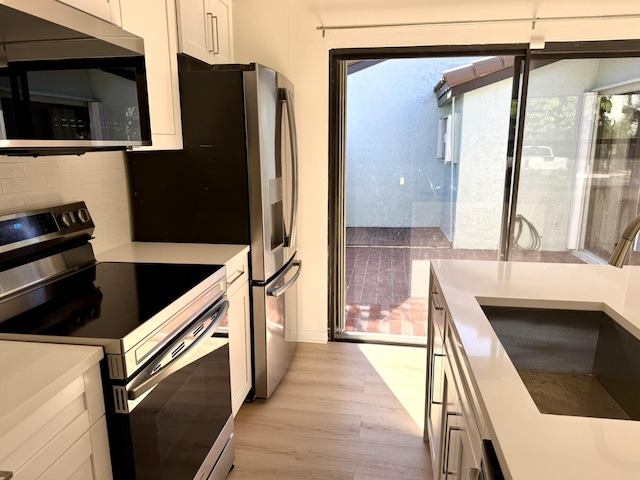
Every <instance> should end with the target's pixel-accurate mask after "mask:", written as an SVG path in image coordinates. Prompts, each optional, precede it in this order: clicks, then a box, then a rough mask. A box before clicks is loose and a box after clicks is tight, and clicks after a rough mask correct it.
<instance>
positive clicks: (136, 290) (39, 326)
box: [0, 262, 223, 339]
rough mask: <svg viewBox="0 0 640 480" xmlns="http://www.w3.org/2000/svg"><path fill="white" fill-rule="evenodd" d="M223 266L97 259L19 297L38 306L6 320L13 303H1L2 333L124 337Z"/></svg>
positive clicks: (0, 325)
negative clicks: (96, 261) (69, 274)
mask: <svg viewBox="0 0 640 480" xmlns="http://www.w3.org/2000/svg"><path fill="white" fill-rule="evenodd" d="M221 268H223V267H222V266H218V265H182V264H155V263H111V262H102V263H97V264H95V265H93V266H91V267H89V268H86V269H83V270H81V271H79V272H77V273H75V274H73V275H71V276H69V277H66V278H64V279H62V280H59V281H57V282H54V283H53V284H50V285H48V286H45V287H41V288H39V289H37V290H34V291H32V292H30V293H28V294H27V296H28V298H27V299H25V298H19V299H16V300H15V301H16V302H18V301H20V302H22V303H25V300H27V301H28V303H29V304H30V305H35V307H34V308H31V309H29V310H27V311H26V312H24V313H20V314H18V315H15V316H11V318H6V319H5V318H4V317H5V316H6V314H5V312H8V311H10V309H11V305H4V306H3V305H0V320H2V321H1V322H0V334H1V333H19V334H37V335H50V336H62V337H83V338H96V339H119V338H124V337H125V335H127V334H128V333H130V332H132V331H133V330H135V329H136V328H137V327H138V326H139V325H141V324H142V323H144V322H145V321H147V320H149V319H150V318H151V317H153V316H154V315H155V314H156V313H158V312H159V311H161V310H162V309H163V308H165V307H166V306H168V305H169V304H171V303H172V302H174V301H175V300H176V299H178V298H179V297H180V296H182V295H183V294H184V293H186V292H188V291H189V290H191V289H192V288H193V287H195V286H196V285H197V284H198V283H200V282H202V281H203V280H205V279H206V278H207V277H209V276H210V275H212V274H213V273H214V272H216V271H217V270H219V269H221ZM3 310H4V311H3Z"/></svg>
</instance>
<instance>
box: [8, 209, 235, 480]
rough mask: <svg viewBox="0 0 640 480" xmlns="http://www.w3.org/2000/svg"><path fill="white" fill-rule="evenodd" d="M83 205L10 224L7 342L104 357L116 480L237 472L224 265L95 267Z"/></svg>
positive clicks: (17, 216)
mask: <svg viewBox="0 0 640 480" xmlns="http://www.w3.org/2000/svg"><path fill="white" fill-rule="evenodd" d="M93 229H94V225H93V222H92V220H91V215H90V214H89V211H88V210H87V208H86V206H85V205H84V203H82V202H80V203H74V204H67V205H61V206H55V207H51V208H44V209H37V210H32V211H28V212H18V213H12V214H5V215H2V216H0V292H1V293H0V338H2V339H9V340H23V341H44V342H54V343H71V344H82V345H97V346H102V347H103V349H104V351H105V356H106V358H105V360H104V361H103V364H102V375H103V387H104V393H105V404H106V407H107V426H108V431H109V437H110V450H111V457H112V466H113V471H114V478H116V479H125V478H126V479H135V480H140V479H154V480H158V479H162V480H169V479H171V480H177V479H182V480H193V479H198V480H199V479H224V478H226V476H227V474H228V472H229V470H230V468H231V467H232V465H233V461H234V447H233V418H232V413H231V388H230V380H229V351H228V339H227V338H226V337H217V336H216V335H215V332H216V329H217V328H218V326H219V325H220V323H222V322H223V321H224V320H225V317H226V312H227V308H228V302H227V300H226V297H225V292H226V277H225V269H224V267H223V266H217V265H184V264H178V265H176V264H136V263H110V262H99V263H98V262H96V261H95V258H94V255H93V250H92V248H91V244H90V243H89V240H90V238H91V234H92V232H93Z"/></svg>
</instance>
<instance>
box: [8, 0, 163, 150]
mask: <svg viewBox="0 0 640 480" xmlns="http://www.w3.org/2000/svg"><path fill="white" fill-rule="evenodd" d="M43 17H46V18H43ZM148 103H149V101H148V95H147V82H146V69H145V58H144V43H143V40H142V38H140V37H138V36H136V35H134V34H131V33H129V32H126V31H124V30H123V29H121V28H120V27H118V26H117V25H114V24H112V23H109V22H107V21H104V20H101V19H99V18H97V17H94V16H92V15H89V14H87V13H84V12H82V11H80V10H78V9H75V8H72V7H70V6H68V5H66V4H64V3H62V2H58V1H54V0H30V1H29V2H24V1H23V0H2V4H0V155H2V154H9V155H11V154H13V155H45V154H62V153H78V154H79V153H83V152H86V151H92V150H124V149H127V148H130V147H134V146H143V145H150V144H151V128H150V124H149V105H148Z"/></svg>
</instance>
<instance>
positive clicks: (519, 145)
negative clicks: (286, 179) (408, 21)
mask: <svg viewBox="0 0 640 480" xmlns="http://www.w3.org/2000/svg"><path fill="white" fill-rule="evenodd" d="M331 67H332V68H331V72H332V78H331V82H332V90H331V99H332V108H331V126H330V132H331V161H330V189H331V191H330V195H329V198H330V203H331V204H330V219H329V231H330V247H331V248H330V252H331V258H330V272H331V273H330V282H331V283H330V309H331V311H330V317H331V318H332V323H331V330H332V332H333V338H347V339H358V340H362V339H364V340H377V341H394V340H395V341H399V342H405V343H406V342H409V343H421V342H423V341H424V337H423V335H424V333H423V332H424V328H423V326H422V324H423V323H424V322H425V321H426V311H427V308H426V298H427V297H428V285H427V284H426V281H427V278H428V268H429V261H430V260H431V259H434V258H447V259H465V260H506V261H533V262H564V263H566V262H572V263H602V262H605V261H606V260H607V259H608V256H609V255H610V254H611V251H612V250H613V247H614V245H615V242H616V241H617V239H618V237H619V235H620V233H621V230H622V229H623V228H624V226H625V225H626V224H627V223H628V221H629V220H630V219H631V218H633V217H634V216H635V215H636V214H637V213H638V211H639V208H638V207H639V205H638V203H639V199H640V166H638V162H639V161H640V147H638V148H636V145H637V143H638V138H639V135H640V130H639V129H638V120H639V118H640V43H639V42H597V43H584V44H577V43H574V44H571V45H564V44H551V45H548V46H547V48H546V49H544V50H529V49H528V48H527V46H526V45H525V46H508V47H505V46H495V47H477V48H467V47H464V48H461V47H451V48H450V49H436V48H413V49H411V48H410V49H389V50H387V49H373V50H369V49H366V50H362V49H359V50H340V51H334V52H332V54H331ZM635 256H636V255H635V254H633V253H632V256H631V262H637V263H640V260H636V259H635ZM639 256H640V255H639ZM403 322H404V323H403ZM393 337H395V338H393Z"/></svg>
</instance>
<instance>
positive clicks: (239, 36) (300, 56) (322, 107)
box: [233, 0, 639, 342]
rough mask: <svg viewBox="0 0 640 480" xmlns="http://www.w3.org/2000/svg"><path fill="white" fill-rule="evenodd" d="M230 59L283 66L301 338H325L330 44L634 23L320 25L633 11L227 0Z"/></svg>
mask: <svg viewBox="0 0 640 480" xmlns="http://www.w3.org/2000/svg"><path fill="white" fill-rule="evenodd" d="M233 8H234V34H235V38H236V41H235V53H236V60H237V61H239V62H247V61H259V62H262V63H267V64H271V65H273V66H274V67H276V68H280V69H282V71H283V72H284V73H286V74H287V75H288V76H289V77H291V79H292V80H293V82H294V83H295V85H296V99H297V105H296V110H297V117H298V135H299V137H298V142H299V149H300V161H301V166H300V177H301V184H302V185H301V186H302V188H301V198H300V209H301V216H300V224H299V237H298V242H299V246H300V247H299V254H300V257H301V258H302V259H303V260H304V265H305V271H304V272H303V274H302V276H301V280H300V310H301V321H300V339H301V340H303V341H304V340H307V341H317V342H324V341H326V336H327V333H326V332H327V258H328V251H327V201H328V198H327V192H328V185H327V179H328V109H329V101H328V91H329V82H328V80H329V71H328V67H329V55H328V52H329V50H330V49H332V48H343V47H359V46H362V47H364V46H376V47H379V46H394V45H451V44H458V45H465V44H482V43H519V42H523V43H526V42H529V41H530V39H531V38H533V37H543V38H544V39H546V41H569V40H603V39H624V38H636V37H638V35H639V34H638V28H637V26H638V20H637V19H628V20H624V19H623V20H597V21H595V20H582V21H555V22H538V23H536V27H535V30H532V25H531V23H530V22H523V23H502V24H496V23H491V24H482V25H460V26H440V27H436V26H432V27H398V28H387V29H364V30H341V31H329V32H327V33H326V36H325V37H323V36H322V33H321V32H319V31H318V30H316V27H317V26H318V25H347V24H367V23H390V22H395V23H399V22H417V21H431V22H433V21H436V20H441V21H447V20H472V19H485V20H486V19H498V18H522V17H524V18H533V17H535V16H538V17H552V16H586V15H612V14H614V13H617V14H622V13H636V12H637V10H638V7H637V2H635V1H629V0H613V1H609V2H602V1H600V0H581V1H577V0H521V1H517V2H514V1H513V0H486V1H483V2H480V1H478V2H469V1H465V0H450V1H448V2H425V1H424V0H366V1H365V0H234V2H233Z"/></svg>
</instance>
